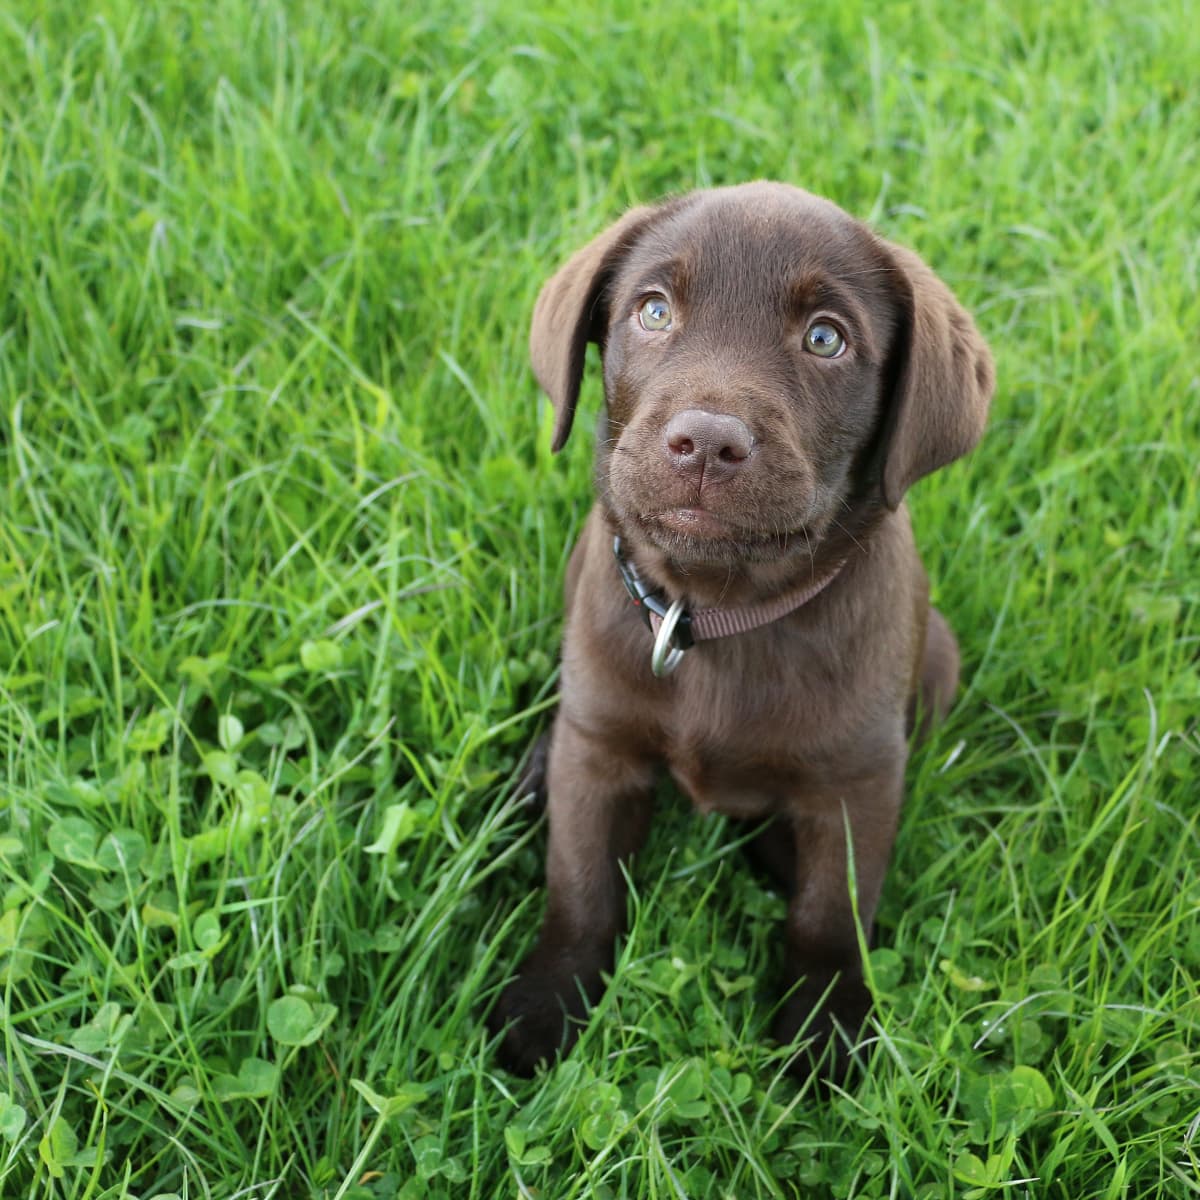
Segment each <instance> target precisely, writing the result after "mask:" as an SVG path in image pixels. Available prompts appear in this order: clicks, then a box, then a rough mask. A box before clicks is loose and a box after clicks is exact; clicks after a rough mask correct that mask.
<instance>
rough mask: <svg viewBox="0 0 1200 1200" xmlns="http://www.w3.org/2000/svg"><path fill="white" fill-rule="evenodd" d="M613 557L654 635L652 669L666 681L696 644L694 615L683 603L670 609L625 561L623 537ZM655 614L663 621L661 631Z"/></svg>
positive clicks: (628, 561) (626, 559) (631, 565)
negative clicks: (693, 625) (656, 625)
mask: <svg viewBox="0 0 1200 1200" xmlns="http://www.w3.org/2000/svg"><path fill="white" fill-rule="evenodd" d="M613 557H614V558H615V559H616V560H617V570H618V571H620V573H621V581H622V582H623V583H624V584H625V590H626V591H627V592H628V593H629V598H630V599H631V600H632V601H633V602H634V604H636V605H637V607H638V611H639V612H641V614H642V618H643V620H644V621H645V622H646V625H647V626H648V628H649V629H650V632H651V633H653V634H654V649H653V650H652V651H651V654H650V669H651V670H652V671H653V672H654V674H655V675H657V676H658V677H659V678H660V679H662V678H664V677H665V676H667V675H670V673H671V672H672V671H674V670H675V668H676V667H677V666H679V664H680V663H681V662H682V661H683V652H684V651H685V650H690V649H691V648H692V646H694V645H695V644H696V643H695V639H694V638H693V637H692V614H691V613H690V612H688V610H687V609H686V608H684V606H683V600H682V599H680V600H676V601H675V603H674V604H672V605H670V606H669V607H668V606H667V605H666V604H664V603H663V601H662V599H661V598H660V597H659V596H656V595H655V594H654V591H655V589H654V588H653V587H651V586H650V585H649V584H648V583H647V582H646V581H645V580H644V579H643V578H642V576H641V573H640V572H639V571H638V569H637V567H635V566H634V564H633V562H632V560H631V559H628V558H626V557H625V548H624V547H623V546H622V545H621V539H620V537H614V538H613ZM651 614H653V615H654V616H655V617H657V618H658V619H659V622H660V623H659V626H658V629H657V630H655V628H654V621H653V620H652V619H651Z"/></svg>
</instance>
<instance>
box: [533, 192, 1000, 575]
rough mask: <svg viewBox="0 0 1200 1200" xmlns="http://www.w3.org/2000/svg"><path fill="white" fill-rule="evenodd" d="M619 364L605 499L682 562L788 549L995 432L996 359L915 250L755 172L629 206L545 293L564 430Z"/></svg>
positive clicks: (547, 350)
mask: <svg viewBox="0 0 1200 1200" xmlns="http://www.w3.org/2000/svg"><path fill="white" fill-rule="evenodd" d="M589 341H594V342H597V343H599V345H600V346H601V349H602V355H603V362H604V387H605V397H606V401H607V425H606V428H605V429H604V430H603V433H604V436H602V437H601V438H600V440H599V444H598V461H597V483H598V487H599V491H600V496H601V500H602V502H603V503H604V504H605V505H606V507H607V508H608V510H609V511H610V512H611V514H612V515H613V517H614V519H615V520H616V521H617V523H618V525H620V526H621V527H622V528H623V529H624V530H625V531H626V533H627V534H628V535H629V536H631V537H636V538H638V539H640V540H642V541H645V542H648V543H650V544H652V545H653V546H655V547H657V548H658V549H659V550H660V551H661V552H662V553H663V554H665V555H666V556H667V557H668V558H669V559H671V560H672V561H674V562H676V563H678V564H680V565H682V566H685V567H686V566H689V565H691V566H700V565H705V564H707V565H713V566H725V567H729V566H732V565H734V564H745V563H753V562H773V561H778V560H781V559H787V558H788V557H790V556H791V555H792V554H795V553H798V552H799V553H804V554H805V555H806V556H807V555H808V554H809V553H811V551H812V548H813V546H814V545H815V544H816V543H818V542H819V541H820V539H821V538H822V537H823V536H824V535H825V534H826V533H827V532H828V531H829V529H830V528H831V527H834V526H836V525H839V524H840V523H841V517H842V516H845V515H847V514H848V513H849V512H850V511H851V510H864V509H865V510H870V509H872V508H873V509H875V510H878V509H879V508H880V507H881V506H882V505H886V506H887V507H888V508H893V509H894V508H896V507H897V506H898V505H899V503H900V501H901V498H902V497H903V494H904V492H905V490H906V489H907V488H908V487H909V485H910V484H911V483H913V481H914V480H916V479H919V478H920V477H921V476H923V475H926V474H928V473H929V472H930V471H933V470H935V469H936V468H937V467H940V466H942V465H944V464H945V463H948V462H950V461H952V460H953V459H955V458H958V457H959V456H960V455H962V454H965V453H966V452H967V451H968V450H969V449H970V448H971V447H972V446H973V445H974V444H975V443H976V441H978V439H979V437H980V435H981V434H982V432H983V426H984V421H985V419H986V416H987V406H988V401H989V399H990V397H991V392H992V384H993V375H992V363H991V356H990V355H989V353H988V350H987V346H986V345H985V343H984V342H983V340H982V338H981V337H980V336H979V334H978V332H977V331H976V329H975V326H974V324H973V323H972V321H971V318H970V317H969V316H968V314H967V313H966V312H965V311H964V310H963V309H962V307H961V306H960V305H959V304H958V303H957V301H956V300H955V299H954V297H953V296H952V295H951V294H950V292H949V291H948V290H947V288H946V287H945V286H944V285H943V284H942V283H941V282H940V281H939V280H938V279H937V278H936V276H934V274H933V273H932V272H931V271H930V270H929V268H928V267H926V266H925V265H924V263H922V262H921V260H920V259H918V258H917V257H916V255H914V254H912V253H911V252H910V251H908V250H904V249H902V248H900V247H897V246H893V245H890V244H889V243H887V242H884V241H883V240H882V239H880V238H878V237H877V236H876V235H875V234H873V233H872V232H871V231H870V230H869V229H868V228H867V227H866V226H865V225H862V224H861V223H859V222H858V221H856V220H854V219H853V218H851V217H850V216H848V215H847V214H846V213H845V212H843V211H842V210H841V209H839V208H838V207H837V206H836V205H834V204H831V203H830V202H829V201H826V200H822V199H820V198H818V197H816V196H813V195H810V194H809V193H807V192H803V191H800V190H799V189H797V188H792V187H787V186H785V185H782V184H770V183H754V184H747V185H744V186H741V187H734V188H722V189H718V190H715V191H709V192H696V193H693V194H691V195H688V196H684V197H681V198H678V199H675V200H671V201H668V202H666V203H664V204H662V205H660V206H658V207H654V208H638V209H634V210H633V211H631V212H629V213H627V214H626V215H625V216H624V217H623V218H622V219H621V220H620V221H618V222H617V223H616V224H615V225H614V226H613V227H612V228H610V229H609V230H607V231H606V232H605V233H603V234H601V235H600V237H598V238H597V239H596V240H595V241H593V242H591V243H590V244H589V245H587V246H585V247H584V248H583V249H582V250H580V251H579V252H578V253H577V254H576V255H575V256H574V257H573V258H572V259H571V260H570V261H569V262H568V263H567V264H566V265H565V266H564V267H563V268H562V269H561V270H560V271H559V272H558V273H557V274H556V275H555V276H554V277H553V278H551V279H550V280H549V282H548V283H547V284H546V285H545V287H544V288H543V289H542V292H541V295H540V296H539V297H538V302H537V306H536V308H535V310H534V317H533V328H532V332H531V337H530V347H531V353H532V358H533V366H534V371H535V373H536V375H537V377H538V381H539V382H540V383H541V385H542V387H543V388H545V390H546V392H547V393H548V394H549V396H550V399H551V401H552V403H553V405H554V408H555V413H556V422H555V430H554V449H555V450H558V449H560V448H561V447H562V445H563V444H564V443H565V442H566V439H567V436H568V434H569V433H570V430H571V424H572V420H573V417H574V411H575V403H576V400H577V397H578V394H579V384H580V377H581V375H582V372H583V363H584V357H585V351H586V348H587V343H588V342H589Z"/></svg>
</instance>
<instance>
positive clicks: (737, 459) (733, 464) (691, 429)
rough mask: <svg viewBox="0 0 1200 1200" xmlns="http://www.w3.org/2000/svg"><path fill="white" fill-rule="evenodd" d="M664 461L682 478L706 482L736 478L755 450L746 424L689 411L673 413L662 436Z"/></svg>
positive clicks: (728, 417)
mask: <svg viewBox="0 0 1200 1200" xmlns="http://www.w3.org/2000/svg"><path fill="white" fill-rule="evenodd" d="M664 446H665V451H666V458H667V461H668V462H669V463H670V464H671V465H672V466H673V467H675V468H676V469H678V470H680V471H683V472H684V473H685V474H688V475H694V476H696V479H697V482H698V483H699V484H700V485H701V486H703V484H704V483H705V482H711V481H716V480H721V479H728V478H730V476H732V475H735V474H736V473H737V471H738V469H739V468H740V467H741V465H742V464H743V463H744V462H745V461H746V459H748V458H749V457H750V452H751V450H753V449H754V438H753V436H752V435H751V433H750V430H749V429H748V428H747V427H746V425H745V423H744V422H742V421H740V420H738V418H737V417H734V416H731V415H730V414H729V413H714V412H709V411H708V410H707V409H703V408H689V409H687V410H685V411H684V412H681V413H676V414H675V415H674V416H673V417H672V418H671V419H670V420H669V421H668V422H667V428H666V431H665V433H664Z"/></svg>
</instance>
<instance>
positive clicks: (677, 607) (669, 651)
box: [650, 599, 687, 679]
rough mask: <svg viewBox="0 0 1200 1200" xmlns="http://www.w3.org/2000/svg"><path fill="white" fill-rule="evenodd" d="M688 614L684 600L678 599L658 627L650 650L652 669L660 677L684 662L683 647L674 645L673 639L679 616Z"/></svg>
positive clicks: (663, 676) (668, 673)
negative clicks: (652, 647)
mask: <svg viewBox="0 0 1200 1200" xmlns="http://www.w3.org/2000/svg"><path fill="white" fill-rule="evenodd" d="M686 615H687V614H686V613H685V611H684V607H683V600H682V599H680V600H676V601H675V603H674V604H672V605H671V607H670V608H668V609H667V612H666V616H664V617H663V619H662V624H660V625H659V627H658V634H657V635H656V637H655V638H654V649H653V650H652V651H651V652H650V670H652V671H653V672H654V674H655V675H657V676H658V677H659V679H663V678H665V677H666V676H668V675H670V674H671V672H672V671H674V670H675V668H676V667H677V666H679V664H680V663H681V662H683V647H682V646H679V645H673V644H672V639H673V638H674V637H675V632H676V626H677V625H678V624H679V618H680V617H681V616H686Z"/></svg>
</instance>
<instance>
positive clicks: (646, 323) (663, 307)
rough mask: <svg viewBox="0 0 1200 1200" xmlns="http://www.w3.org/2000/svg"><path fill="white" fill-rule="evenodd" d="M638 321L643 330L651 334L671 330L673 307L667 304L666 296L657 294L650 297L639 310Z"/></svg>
mask: <svg viewBox="0 0 1200 1200" xmlns="http://www.w3.org/2000/svg"><path fill="white" fill-rule="evenodd" d="M638 320H639V321H640V322H641V323H642V328H643V329H647V330H649V331H650V332H651V333H662V332H663V331H664V330H666V329H670V328H671V306H670V305H669V304H668V303H667V298H666V296H660V295H658V294H657V293H656V294H655V295H653V296H648V297H647V298H646V301H645V303H644V304H643V305H642V307H641V308H639V309H638Z"/></svg>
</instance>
